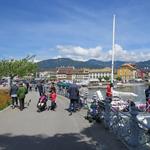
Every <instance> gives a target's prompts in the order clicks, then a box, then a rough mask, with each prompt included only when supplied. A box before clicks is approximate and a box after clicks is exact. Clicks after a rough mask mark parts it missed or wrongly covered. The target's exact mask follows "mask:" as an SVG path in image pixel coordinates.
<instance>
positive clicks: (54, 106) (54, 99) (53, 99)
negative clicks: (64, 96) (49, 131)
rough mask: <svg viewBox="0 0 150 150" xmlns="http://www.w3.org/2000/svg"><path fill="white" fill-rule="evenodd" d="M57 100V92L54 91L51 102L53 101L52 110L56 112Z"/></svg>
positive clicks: (52, 91)
mask: <svg viewBox="0 0 150 150" xmlns="http://www.w3.org/2000/svg"><path fill="white" fill-rule="evenodd" d="M56 98H57V94H56V91H55V90H54V89H52V90H51V93H50V100H51V110H53V111H55V109H56Z"/></svg>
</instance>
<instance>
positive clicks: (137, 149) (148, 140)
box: [100, 99, 150, 150]
mask: <svg viewBox="0 0 150 150" xmlns="http://www.w3.org/2000/svg"><path fill="white" fill-rule="evenodd" d="M103 103H104V113H100V114H104V117H101V118H103V122H104V125H105V127H106V128H108V129H110V131H112V132H113V133H114V134H115V135H116V136H117V137H118V139H119V140H121V141H122V142H123V143H124V144H125V145H126V146H127V147H128V148H129V149H134V150H147V149H150V126H148V125H146V124H145V123H144V122H143V120H139V119H138V115H139V113H141V112H138V110H137V108H136V107H135V106H132V107H130V111H129V112H122V111H118V110H116V109H115V108H113V107H112V106H111V103H110V101H109V100H107V99H106V100H104V101H103ZM140 115H142V114H140ZM149 115H150V114H149ZM149 119H150V118H149Z"/></svg>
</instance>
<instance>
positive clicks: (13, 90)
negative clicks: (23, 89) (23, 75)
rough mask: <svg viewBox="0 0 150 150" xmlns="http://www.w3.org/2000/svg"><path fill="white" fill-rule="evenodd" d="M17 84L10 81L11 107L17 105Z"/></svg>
mask: <svg viewBox="0 0 150 150" xmlns="http://www.w3.org/2000/svg"><path fill="white" fill-rule="evenodd" d="M17 91H18V86H17V85H16V83H15V82H13V83H12V86H11V87H10V96H11V99H12V109H14V108H15V107H17V106H18V97H17Z"/></svg>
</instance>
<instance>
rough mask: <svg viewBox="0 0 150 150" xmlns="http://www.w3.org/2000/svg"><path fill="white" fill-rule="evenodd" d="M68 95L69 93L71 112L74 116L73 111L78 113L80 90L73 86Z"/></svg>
mask: <svg viewBox="0 0 150 150" xmlns="http://www.w3.org/2000/svg"><path fill="white" fill-rule="evenodd" d="M68 93H69V99H70V106H69V111H70V112H71V114H72V111H76V104H77V103H78V100H79V88H78V86H77V85H76V84H74V83H73V84H71V85H70V87H69V88H68Z"/></svg>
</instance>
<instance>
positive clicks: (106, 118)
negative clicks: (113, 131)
mask: <svg viewBox="0 0 150 150" xmlns="http://www.w3.org/2000/svg"><path fill="white" fill-rule="evenodd" d="M104 103H105V112H104V125H105V127H106V128H109V127H110V114H111V101H110V99H109V98H106V99H105V101H104Z"/></svg>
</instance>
